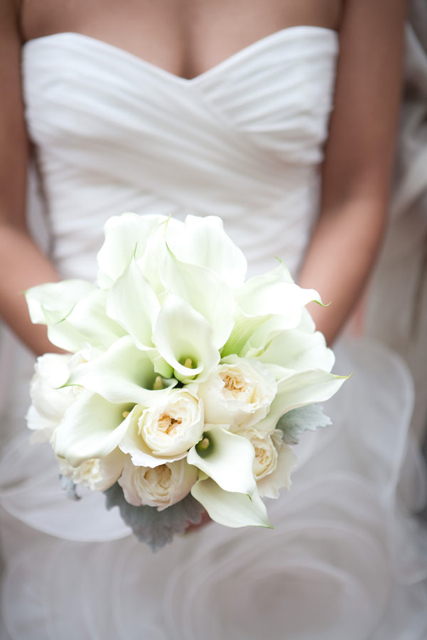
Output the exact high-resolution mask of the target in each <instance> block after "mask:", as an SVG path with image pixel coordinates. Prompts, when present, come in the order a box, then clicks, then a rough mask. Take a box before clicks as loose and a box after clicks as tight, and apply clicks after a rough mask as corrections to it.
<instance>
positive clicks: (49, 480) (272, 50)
mask: <svg viewBox="0 0 427 640" xmlns="http://www.w3.org/2000/svg"><path fill="white" fill-rule="evenodd" d="M337 55H338V36H337V34H336V33H335V32H334V31H331V30H329V29H324V28H320V27H292V28H288V29H283V30H281V31H279V32H277V33H274V34H272V35H270V36H267V37H266V38H263V39H262V40H259V41H258V42H256V43H254V44H253V45H251V46H249V47H247V48H246V49H244V50H243V51H240V52H239V53H237V54H235V55H234V56H232V57H230V58H228V59H227V60H226V61H225V62H223V63H221V64H219V65H217V66H215V67H214V68H212V69H211V70H210V71H207V72H205V73H203V74H201V75H199V76H197V77H196V78H194V79H192V80H186V79H183V78H179V77H177V76H175V75H173V74H171V73H169V72H167V71H164V70H162V69H160V68H158V67H155V66H154V65H152V64H149V63H147V62H145V61H143V60H141V59H140V58H138V57H136V56H134V55H131V54H129V53H127V52H125V51H123V50H121V49H118V48H117V47H114V46H112V45H109V44H107V43H105V42H101V41H99V40H96V39H93V38H91V37H88V36H84V35H81V34H77V33H59V34H55V35H51V36H47V37H43V38H38V39H36V40H32V41H30V42H28V43H27V44H26V45H25V46H24V50H23V60H22V68H23V82H24V98H25V105H26V119H27V126H28V130H29V133H30V136H31V139H32V142H33V143H34V149H35V167H36V172H34V174H31V188H30V190H29V194H30V196H29V202H28V217H29V221H30V224H32V225H33V227H34V228H35V229H36V231H37V232H39V231H40V226H41V225H42V224H43V225H44V232H43V233H42V234H41V235H42V236H43V237H42V241H43V243H44V247H45V250H46V251H47V252H48V253H49V255H50V257H51V258H52V260H53V262H54V264H55V265H56V267H57V269H58V271H59V273H60V274H61V276H62V277H64V278H86V279H89V280H93V279H94V278H95V272H96V254H97V251H98V250H99V248H100V246H101V244H102V240H103V230H102V229H103V224H104V222H105V221H106V220H107V218H108V217H109V216H111V215H116V214H119V213H122V212H124V211H135V212H136V213H139V214H141V215H144V214H148V213H163V214H172V215H174V216H176V217H178V218H180V219H182V218H183V217H184V216H185V215H186V214H187V213H193V214H196V215H208V214H214V215H218V216H220V217H221V218H222V219H223V220H224V224H225V229H226V231H227V232H228V233H229V234H230V235H231V237H232V239H233V240H234V241H235V242H236V243H237V244H238V245H239V246H240V247H241V248H242V250H243V251H244V252H245V254H246V256H247V258H248V262H249V265H250V271H251V273H252V274H256V273H259V272H262V271H266V270H269V269H271V268H273V267H274V266H275V264H276V262H275V256H279V257H280V258H282V259H283V260H284V262H285V263H286V264H287V265H288V266H289V268H290V270H291V272H292V273H293V274H297V273H298V269H299V267H300V265H301V261H302V259H303V257H304V252H305V250H306V247H307V245H308V242H309V240H310V235H311V231H312V227H313V223H314V221H315V218H316V216H317V213H318V202H319V187H320V183H319V167H320V164H321V162H322V158H323V145H324V143H325V141H326V139H327V131H328V122H329V116H330V113H331V110H332V107H333V92H334V81H335V73H336V61H337ZM2 338H3V339H2V350H1V356H0V376H1V381H2V385H1V389H2V395H1V398H0V400H1V403H2V406H1V422H2V442H3V447H2V451H1V457H0V526H1V543H2V553H3V558H4V571H3V586H2V592H1V617H2V621H3V629H2V633H3V635H1V637H2V638H3V637H4V638H5V639H9V638H10V639H12V640H47V639H49V640H71V639H74V638H81V639H82V640H86V639H87V640H95V639H96V640H98V639H99V640H101V639H102V640H118V639H121V638H123V639H126V640H133V639H135V640H136V639H138V640H141V639H144V640H145V639H146V640H200V639H201V638H204V640H259V639H260V638H264V639H265V640H283V638H289V639H290V640H313V638H316V640H343V638H345V639H346V640H425V638H427V617H426V613H425V612H426V610H427V609H426V607H427V592H426V586H425V585H426V577H427V534H426V533H425V532H423V530H422V529H421V526H420V525H419V524H418V523H417V520H415V519H414V518H412V517H411V512H412V511H414V510H415V509H421V508H422V507H423V504H424V503H425V501H426V495H427V481H426V477H425V475H424V468H423V466H422V465H421V464H417V465H414V464H413V463H411V465H409V466H408V465H407V464H405V460H406V457H405V456H406V450H407V438H408V425H409V423H410V419H411V414H412V407H413V383H412V379H411V376H410V375H409V373H408V371H407V369H406V367H405V365H404V364H403V362H402V361H401V360H400V358H399V356H397V355H395V354H393V353H392V352H391V351H390V350H388V349H387V348H385V347H384V346H380V345H378V344H377V343H375V342H368V341H365V340H360V341H358V342H348V341H344V340H343V341H341V343H340V344H339V345H338V346H337V363H336V367H335V371H336V372H337V373H342V374H349V373H351V372H353V371H354V375H353V377H352V379H351V380H350V381H349V382H348V383H346V385H345V386H344V388H343V390H342V392H340V393H339V394H338V395H337V396H336V397H335V398H334V399H332V400H331V401H329V402H328V403H326V405H325V411H326V413H327V414H328V415H330V416H331V418H332V420H333V426H331V427H328V428H327V429H319V430H318V431H316V432H314V433H309V434H308V435H306V436H304V437H303V438H302V440H301V442H300V444H299V445H298V446H297V455H298V458H299V467H298V469H297V470H296V471H295V473H294V475H293V486H292V489H291V491H289V492H283V493H282V495H281V497H280V498H279V499H278V500H276V501H269V504H268V508H269V511H270V513H271V519H272V522H273V525H274V527H275V529H274V530H264V529H259V528H246V529H227V528H225V527H221V526H219V525H217V524H215V523H212V524H209V525H208V526H206V527H204V528H203V529H201V530H198V531H195V532H192V533H189V534H187V535H185V536H182V537H180V538H176V539H175V540H174V542H173V543H172V544H171V545H169V546H167V547H166V548H165V549H163V550H162V551H160V552H158V553H156V554H153V553H152V552H151V551H150V549H149V548H148V547H146V546H145V545H143V544H141V543H139V542H138V541H137V540H136V539H135V538H134V537H133V536H132V535H131V532H130V531H129V529H128V528H127V527H126V526H125V525H124V524H123V523H122V521H121V520H120V517H119V515H118V513H117V512H116V511H117V510H112V511H111V512H107V511H106V510H105V504H104V496H103V495H102V494H93V495H91V496H89V497H87V498H85V499H83V500H81V501H79V502H78V503H74V502H70V501H68V500H67V499H66V497H65V496H64V494H63V492H62V491H61V489H60V487H59V482H58V469H57V463H56V461H55V459H54V456H53V454H52V453H51V451H50V449H49V447H47V446H46V445H43V446H36V445H30V444H29V442H28V440H29V436H28V433H27V431H26V427H25V421H24V416H25V412H26V409H27V407H28V404H29V395H28V386H29V380H30V378H31V374H32V368H33V365H34V361H33V358H32V356H31V355H30V354H29V353H28V352H26V351H25V350H24V348H23V347H22V346H20V345H18V344H17V343H16V341H15V340H14V339H13V338H12V337H11V336H10V335H9V333H8V332H5V334H4V335H3V336H2ZM0 629H1V627H0Z"/></svg>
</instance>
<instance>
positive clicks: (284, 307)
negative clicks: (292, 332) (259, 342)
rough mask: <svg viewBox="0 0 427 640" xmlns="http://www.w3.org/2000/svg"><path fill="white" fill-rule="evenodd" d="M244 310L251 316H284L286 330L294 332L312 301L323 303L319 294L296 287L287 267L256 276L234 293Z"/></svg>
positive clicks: (280, 265)
mask: <svg viewBox="0 0 427 640" xmlns="http://www.w3.org/2000/svg"><path fill="white" fill-rule="evenodd" d="M234 295H235V298H236V302H237V304H238V306H239V308H240V309H241V311H242V312H243V313H244V314H245V315H247V316H251V317H254V316H255V317H256V316H270V315H277V316H282V318H283V321H285V319H286V320H287V326H285V327H284V328H286V329H293V328H295V327H297V326H298V324H299V323H300V321H301V314H302V309H303V307H305V305H306V304H308V303H309V302H312V301H316V302H318V303H320V304H321V303H322V301H321V298H320V296H319V294H318V293H317V291H314V289H302V288H301V287H299V286H298V285H297V284H295V283H294V282H293V280H292V278H291V276H290V274H289V271H288V270H287V269H286V267H285V266H284V265H283V264H279V266H278V267H276V268H275V269H273V270H272V271H269V272H268V273H266V274H265V275H261V276H255V277H254V278H250V279H249V280H247V281H246V282H245V284H244V285H242V286H241V287H239V288H238V289H236V291H235V292H234Z"/></svg>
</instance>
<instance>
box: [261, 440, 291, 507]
mask: <svg viewBox="0 0 427 640" xmlns="http://www.w3.org/2000/svg"><path fill="white" fill-rule="evenodd" d="M269 440H270V441H271V443H272V445H273V447H274V448H275V450H276V454H277V457H276V462H275V464H274V467H273V468H272V469H271V470H269V471H267V470H266V472H265V473H264V474H262V475H260V476H259V477H258V478H257V486H258V491H259V495H260V496H261V497H262V498H278V497H279V491H280V489H289V488H290V486H291V474H292V471H293V470H294V469H295V467H296V466H297V464H298V459H297V457H296V455H295V453H294V452H293V450H292V449H291V447H290V446H289V445H287V444H286V443H284V442H283V433H282V432H281V431H280V429H276V430H275V431H273V433H272V434H271V436H269ZM256 457H257V454H256V450H255V458H256ZM268 458H269V456H268V454H267V452H266V451H265V452H263V451H261V450H260V451H259V454H258V459H259V461H260V463H261V466H263V465H262V462H264V467H265V469H267V468H268ZM254 468H255V464H254Z"/></svg>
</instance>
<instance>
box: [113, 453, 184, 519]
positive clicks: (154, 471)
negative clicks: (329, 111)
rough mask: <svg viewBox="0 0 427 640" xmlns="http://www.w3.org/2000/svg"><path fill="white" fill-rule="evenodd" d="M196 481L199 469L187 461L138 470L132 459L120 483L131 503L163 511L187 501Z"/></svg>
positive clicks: (128, 462)
mask: <svg viewBox="0 0 427 640" xmlns="http://www.w3.org/2000/svg"><path fill="white" fill-rule="evenodd" d="M196 480H197V469H196V467H193V466H191V465H189V464H187V462H186V461H185V460H178V461H176V462H170V463H166V464H161V465H159V466H157V467H154V468H151V467H136V466H135V465H134V464H133V463H132V461H131V460H130V459H128V461H127V462H126V464H125V468H124V470H123V474H122V476H121V478H120V479H119V484H120V486H121V487H122V489H123V493H124V496H125V498H126V500H127V502H129V503H130V504H132V505H134V506H135V507H140V506H142V505H146V506H149V507H157V509H158V511H163V509H166V508H167V507H170V506H171V505H173V504H175V503H176V502H179V501H180V500H182V499H183V498H185V496H186V495H187V494H188V493H189V492H190V489H191V487H192V486H193V485H194V483H195V482H196Z"/></svg>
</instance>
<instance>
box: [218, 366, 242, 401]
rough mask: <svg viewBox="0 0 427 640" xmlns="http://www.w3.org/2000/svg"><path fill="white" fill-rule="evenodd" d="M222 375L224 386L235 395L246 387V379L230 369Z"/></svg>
mask: <svg viewBox="0 0 427 640" xmlns="http://www.w3.org/2000/svg"><path fill="white" fill-rule="evenodd" d="M220 377H221V380H222V381H223V383H224V388H225V389H226V390H227V391H229V392H230V393H232V394H233V395H234V396H237V395H239V393H242V391H244V389H245V387H246V384H245V381H244V380H243V379H242V378H241V377H240V376H236V375H232V374H231V373H229V372H228V371H223V372H222V373H220Z"/></svg>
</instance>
